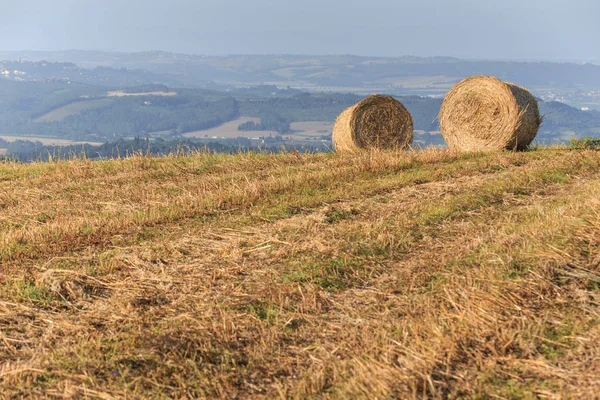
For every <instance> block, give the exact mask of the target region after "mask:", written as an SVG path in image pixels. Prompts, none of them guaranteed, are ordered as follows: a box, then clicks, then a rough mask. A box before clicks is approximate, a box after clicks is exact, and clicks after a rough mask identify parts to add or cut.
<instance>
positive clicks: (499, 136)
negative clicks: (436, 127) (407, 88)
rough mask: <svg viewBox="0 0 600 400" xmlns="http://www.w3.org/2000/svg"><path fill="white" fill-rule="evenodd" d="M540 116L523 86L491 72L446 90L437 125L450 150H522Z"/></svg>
mask: <svg viewBox="0 0 600 400" xmlns="http://www.w3.org/2000/svg"><path fill="white" fill-rule="evenodd" d="M541 122H542V119H541V117H540V113H539V110H538V104H537V100H536V99H535V97H533V96H532V95H531V94H530V93H529V92H528V91H527V90H526V89H524V88H522V87H520V86H517V85H514V84H512V83H508V82H502V81H501V80H499V79H497V78H494V77H491V76H473V77H471V78H467V79H465V80H463V81H461V82H459V83H457V84H456V86H454V87H453V88H452V90H450V92H448V94H447V95H446V98H445V99H444V102H443V104H442V108H441V110H440V128H441V130H442V135H443V136H444V140H445V141H446V144H447V145H448V148H449V149H451V150H458V151H493V150H502V149H507V150H524V149H526V148H527V147H528V146H529V145H530V144H531V142H532V141H533V139H534V138H535V136H536V135H537V132H538V129H539V127H540V124H541Z"/></svg>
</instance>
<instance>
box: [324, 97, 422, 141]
mask: <svg viewBox="0 0 600 400" xmlns="http://www.w3.org/2000/svg"><path fill="white" fill-rule="evenodd" d="M413 136H414V131H413V119H412V115H410V113H409V112H408V110H407V109H406V108H405V107H404V106H403V105H402V103H400V102H399V101H398V100H396V99H394V98H393V97H392V96H384V95H379V94H376V95H372V96H369V97H367V98H365V99H363V100H362V101H360V102H359V103H358V104H355V105H353V106H352V107H349V108H347V109H346V110H344V112H342V113H341V114H340V115H339V117H338V118H337V120H336V121H335V126H334V127H333V145H334V146H335V150H336V151H338V152H356V151H358V150H360V149H373V148H376V149H388V150H406V149H407V148H408V147H409V146H410V145H411V144H412V141H413Z"/></svg>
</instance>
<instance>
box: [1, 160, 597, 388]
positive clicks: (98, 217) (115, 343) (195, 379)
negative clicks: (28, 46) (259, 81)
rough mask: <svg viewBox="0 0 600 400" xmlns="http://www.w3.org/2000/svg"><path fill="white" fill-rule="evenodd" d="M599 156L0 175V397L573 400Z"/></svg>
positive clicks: (593, 380)
mask: <svg viewBox="0 0 600 400" xmlns="http://www.w3.org/2000/svg"><path fill="white" fill-rule="evenodd" d="M599 171H600V153H598V152H593V151H565V150H557V149H545V150H538V151H532V152H527V153H499V154H463V155H456V154H453V153H451V152H448V151H442V150H427V151H423V152H412V153H389V152H388V153H385V152H384V153H382V152H366V153H361V154H359V155H354V156H352V157H344V156H339V155H335V154H320V155H301V154H288V155H278V156H267V155H256V154H249V155H239V156H224V155H223V156H215V155H203V154H198V155H194V156H190V157H165V158H146V157H133V158H128V159H124V160H117V161H101V162H89V161H85V160H79V161H69V162H66V161H60V162H56V163H47V164H42V163H39V164H31V165H22V164H12V163H4V164H0V268H1V269H0V271H1V274H2V275H1V276H0V393H1V395H0V397H6V398H31V397H50V398H99V399H109V398H198V397H199V398H202V397H217V398H332V399H333V398H357V397H363V398H482V399H483V398H537V397H546V398H560V397H565V398H569V397H570V398H594V397H595V396H596V395H597V393H600V381H599V380H598V376H599V374H600V345H599V344H598V343H600V324H599V322H600V319H599V317H600V315H599V309H598V307H599V302H600V252H599V250H598V249H599V244H600V243H599V242H600V214H599V213H598V209H599V206H600V202H599V200H598V196H597V193H598V192H599V191H600V173H599Z"/></svg>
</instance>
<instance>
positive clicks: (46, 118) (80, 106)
mask: <svg viewBox="0 0 600 400" xmlns="http://www.w3.org/2000/svg"><path fill="white" fill-rule="evenodd" d="M110 102H111V100H110V99H94V100H82V101H77V102H75V103H71V104H67V105H66V106H63V107H60V108H57V109H56V110H52V111H50V112H48V113H46V114H44V115H42V116H41V117H38V118H36V119H35V120H33V122H57V121H62V120H63V119H65V118H66V117H68V116H70V115H77V114H80V113H81V112H82V111H85V110H91V109H93V108H100V107H103V106H105V105H108V104H110Z"/></svg>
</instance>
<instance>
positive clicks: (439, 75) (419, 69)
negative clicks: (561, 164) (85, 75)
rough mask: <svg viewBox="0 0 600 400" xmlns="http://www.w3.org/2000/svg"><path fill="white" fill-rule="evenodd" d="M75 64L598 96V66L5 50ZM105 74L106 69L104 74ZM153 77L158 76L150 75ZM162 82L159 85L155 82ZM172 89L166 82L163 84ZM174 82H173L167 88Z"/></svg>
mask: <svg viewBox="0 0 600 400" xmlns="http://www.w3.org/2000/svg"><path fill="white" fill-rule="evenodd" d="M18 57H22V58H23V59H24V60H33V61H39V60H48V61H58V62H74V63H77V64H78V65H82V66H85V67H86V68H97V67H112V68H116V69H118V70H119V71H120V68H128V69H134V70H144V71H148V72H146V75H147V78H149V77H152V78H157V79H163V80H164V79H167V77H170V78H173V79H177V80H179V82H180V83H182V84H185V85H189V86H202V85H210V84H216V85H225V86H234V87H235V86H238V87H239V86H243V85H259V84H278V85H283V86H285V85H291V86H297V87H302V88H305V89H311V88H312V89H319V90H326V89H327V88H337V89H342V88H346V89H352V90H355V91H360V90H366V91H368V90H387V91H389V90H394V91H396V92H397V93H396V94H410V93H415V92H422V93H437V94H439V93H443V92H445V91H447V90H448V88H449V87H451V86H452V84H453V83H455V82H456V81H458V80H459V79H462V78H465V77H468V76H471V75H494V76H497V77H499V78H501V79H503V80H508V81H511V82H515V83H517V84H520V85H523V86H527V87H529V88H531V89H533V90H540V91H551V90H559V91H560V90H572V91H577V90H599V89H600V66H598V65H593V64H574V63H550V62H512V61H477V60H460V59H455V58H449V57H433V58H419V57H408V56H406V57H398V58H383V57H359V56H351V55H347V56H345V55H344V56H310V55H236V56H223V57H214V56H198V55H188V54H177V53H168V52H142V53H105V52H92V51H68V52H18V53H15V52H8V53H7V52H4V53H0V59H2V58H9V59H16V58H18ZM100 72H101V71H100ZM150 72H152V73H154V74H156V75H154V76H152V75H150V76H148V75H149V73H150ZM153 80H155V79H153ZM163 83H167V82H163ZM168 84H170V83H168Z"/></svg>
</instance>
